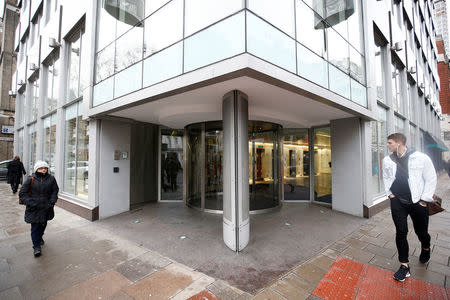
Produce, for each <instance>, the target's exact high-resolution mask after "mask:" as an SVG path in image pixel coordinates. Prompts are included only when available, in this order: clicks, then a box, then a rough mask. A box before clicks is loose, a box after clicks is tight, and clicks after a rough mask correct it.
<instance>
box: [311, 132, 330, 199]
mask: <svg viewBox="0 0 450 300" xmlns="http://www.w3.org/2000/svg"><path fill="white" fill-rule="evenodd" d="M314 200H315V201H318V202H324V203H330V204H331V139H330V127H324V128H316V129H314Z"/></svg>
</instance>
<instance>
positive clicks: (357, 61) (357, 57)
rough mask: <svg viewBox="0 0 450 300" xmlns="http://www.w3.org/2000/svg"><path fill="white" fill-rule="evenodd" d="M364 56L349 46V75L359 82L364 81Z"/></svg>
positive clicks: (363, 82)
mask: <svg viewBox="0 0 450 300" xmlns="http://www.w3.org/2000/svg"><path fill="white" fill-rule="evenodd" d="M364 66H365V64H364V56H362V55H361V54H359V52H358V51H356V50H355V49H354V48H353V47H351V46H350V75H351V76H352V77H353V78H355V79H356V80H358V81H359V82H360V83H362V84H365V83H366V71H365V68H364Z"/></svg>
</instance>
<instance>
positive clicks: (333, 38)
mask: <svg viewBox="0 0 450 300" xmlns="http://www.w3.org/2000/svg"><path fill="white" fill-rule="evenodd" d="M327 32H328V47H329V49H333V51H328V61H329V62H330V63H332V64H333V65H334V66H336V67H338V68H339V69H341V70H342V71H344V72H345V73H347V74H348V72H349V48H348V47H349V46H348V43H347V42H346V41H345V40H344V39H343V38H342V37H341V36H340V35H339V34H338V33H337V32H336V31H335V30H334V29H332V28H329V29H328V30H327Z"/></svg>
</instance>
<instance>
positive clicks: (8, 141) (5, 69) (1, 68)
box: [0, 0, 19, 162]
mask: <svg viewBox="0 0 450 300" xmlns="http://www.w3.org/2000/svg"><path fill="white" fill-rule="evenodd" d="M15 4H16V1H15V0H5V1H4V3H3V5H4V10H3V16H2V20H1V25H0V27H1V37H0V40H1V44H0V127H1V129H2V131H1V133H0V162H1V161H4V160H8V159H11V158H12V156H13V153H14V135H13V134H14V110H15V96H16V95H15V93H13V92H11V78H12V76H13V73H14V72H15V70H16V52H15V51H14V31H15V28H16V27H17V24H18V23H19V10H18V9H17V8H16V6H15Z"/></svg>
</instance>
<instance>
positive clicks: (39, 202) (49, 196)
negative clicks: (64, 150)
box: [19, 161, 59, 257]
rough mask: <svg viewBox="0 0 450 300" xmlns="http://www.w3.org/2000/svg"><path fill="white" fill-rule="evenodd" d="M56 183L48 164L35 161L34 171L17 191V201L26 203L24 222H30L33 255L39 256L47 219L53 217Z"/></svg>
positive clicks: (57, 189)
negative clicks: (49, 171)
mask: <svg viewBox="0 0 450 300" xmlns="http://www.w3.org/2000/svg"><path fill="white" fill-rule="evenodd" d="M58 191H59V188H58V184H57V183H56V179H55V177H53V176H52V175H50V174H49V173H48V164H47V163H46V162H45V161H37V162H36V164H35V165H34V173H33V174H32V175H31V176H30V177H28V178H27V180H25V182H24V184H23V186H22V188H21V189H20V192H19V203H21V204H24V205H26V209H25V222H27V223H30V224H31V240H32V242H33V249H34V257H39V256H41V245H43V244H44V240H43V239H42V236H43V235H44V231H45V228H46V227H47V221H48V220H51V219H53V217H54V216H55V212H54V210H53V207H54V206H55V203H56V201H57V200H58Z"/></svg>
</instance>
